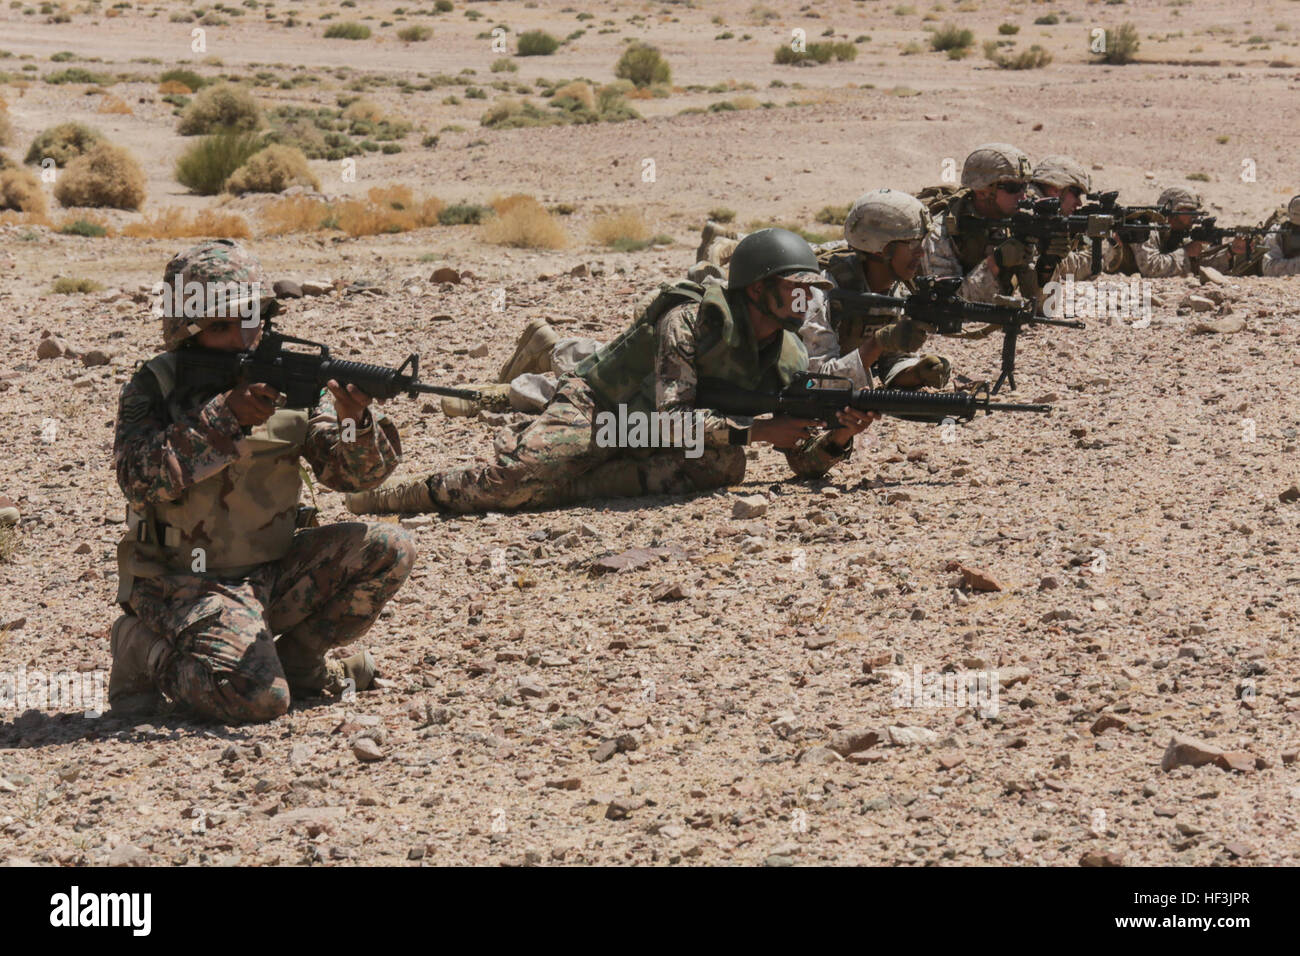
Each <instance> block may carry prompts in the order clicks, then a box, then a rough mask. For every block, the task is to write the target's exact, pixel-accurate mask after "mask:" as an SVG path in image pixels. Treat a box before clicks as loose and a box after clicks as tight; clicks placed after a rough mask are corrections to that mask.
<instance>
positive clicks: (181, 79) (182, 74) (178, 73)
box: [158, 69, 212, 93]
mask: <svg viewBox="0 0 1300 956" xmlns="http://www.w3.org/2000/svg"><path fill="white" fill-rule="evenodd" d="M158 82H159V83H181V84H183V85H184V86H188V87H189V88H190V92H191V93H197V92H198V91H199V90H201V89H203V87H205V86H207V85H208V84H209V83H211V82H212V81H211V80H205V79H204V78H203V77H201V76H199V75H198V74H197V73H195V72H194V71H193V70H184V69H176V70H168V71H167V72H166V73H164V74H163V75H162V76H160V77H158Z"/></svg>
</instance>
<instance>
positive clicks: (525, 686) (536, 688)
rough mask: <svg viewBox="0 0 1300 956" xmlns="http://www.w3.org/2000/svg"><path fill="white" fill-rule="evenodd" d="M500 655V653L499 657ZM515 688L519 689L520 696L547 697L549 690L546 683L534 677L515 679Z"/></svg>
mask: <svg viewBox="0 0 1300 956" xmlns="http://www.w3.org/2000/svg"><path fill="white" fill-rule="evenodd" d="M499 656H500V655H498V657H499ZM515 690H517V691H519V696H520V697H525V698H526V697H545V696H546V695H547V693H549V691H547V689H546V685H544V684H542V683H541V682H540V681H538V680H535V679H534V678H532V677H521V678H519V679H518V680H517V681H515Z"/></svg>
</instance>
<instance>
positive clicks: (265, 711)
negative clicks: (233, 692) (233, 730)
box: [231, 677, 289, 722]
mask: <svg viewBox="0 0 1300 956" xmlns="http://www.w3.org/2000/svg"><path fill="white" fill-rule="evenodd" d="M239 698H240V699H239V704H238V706H237V707H236V708H233V710H234V713H233V714H232V715H231V719H234V720H245V721H250V722H262V721H267V720H275V719H276V718H277V717H283V716H284V715H285V714H286V713H287V712H288V710H289V685H288V683H286V682H285V679H284V678H283V677H277V678H275V679H274V680H272V681H270V682H267V681H264V680H257V681H251V682H249V683H247V684H246V685H245V686H244V687H242V688H240V693H239Z"/></svg>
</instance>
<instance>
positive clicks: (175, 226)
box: [122, 206, 253, 239]
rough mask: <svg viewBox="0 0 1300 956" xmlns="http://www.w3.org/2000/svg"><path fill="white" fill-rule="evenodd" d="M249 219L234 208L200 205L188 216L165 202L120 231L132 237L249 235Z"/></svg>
mask: <svg viewBox="0 0 1300 956" xmlns="http://www.w3.org/2000/svg"><path fill="white" fill-rule="evenodd" d="M252 234H253V233H252V230H251V229H249V228H248V222H247V220H245V219H244V217H243V216H240V215H238V214H237V213H233V212H216V211H214V210H211V209H201V210H199V211H198V212H196V213H195V214H194V215H193V217H190V218H187V217H186V215H185V210H183V209H180V208H178V207H176V206H168V207H167V208H166V209H163V210H161V211H160V212H156V213H154V214H153V215H152V216H147V217H145V218H144V219H142V220H140V221H139V222H133V223H131V224H130V225H129V226H124V227H123V228H122V235H123V236H128V237H131V238H134V239H190V238H195V239H198V238H204V239H248V238H249V237H250V236H252Z"/></svg>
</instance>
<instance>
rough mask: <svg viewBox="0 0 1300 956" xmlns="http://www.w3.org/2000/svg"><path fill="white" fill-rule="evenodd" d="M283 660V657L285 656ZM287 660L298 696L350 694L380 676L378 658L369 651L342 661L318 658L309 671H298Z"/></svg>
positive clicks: (291, 683) (287, 675) (287, 674)
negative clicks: (376, 660) (376, 664)
mask: <svg viewBox="0 0 1300 956" xmlns="http://www.w3.org/2000/svg"><path fill="white" fill-rule="evenodd" d="M282 662H283V659H282ZM283 663H285V665H286V666H285V669H284V676H285V678H286V679H287V680H288V682H289V692H290V693H291V694H292V695H293V696H294V697H316V696H322V695H326V694H329V695H331V696H334V697H347V696H348V695H349V693H350V692H352V691H362V690H369V689H370V687H371V685H372V684H374V682H375V678H376V677H378V676H379V668H377V667H376V666H375V659H374V657H372V656H371V654H370V652H369V651H367V650H363V651H361V652H360V653H359V654H353V655H352V656H351V657H345V658H343V659H342V660H318V662H317V664H316V665H315V666H314V667H311V668H309V669H308V671H307V672H306V673H302V672H295V671H293V670H292V669H291V668H290V667H289V666H288V662H283Z"/></svg>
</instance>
